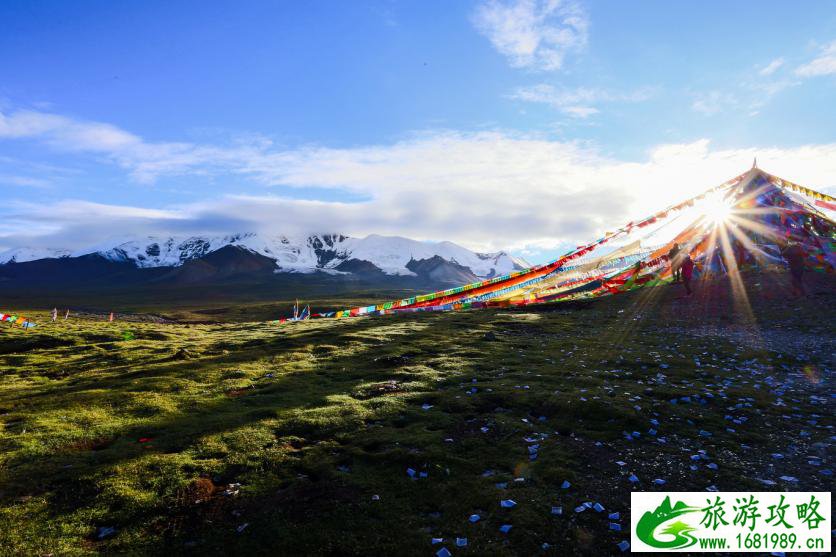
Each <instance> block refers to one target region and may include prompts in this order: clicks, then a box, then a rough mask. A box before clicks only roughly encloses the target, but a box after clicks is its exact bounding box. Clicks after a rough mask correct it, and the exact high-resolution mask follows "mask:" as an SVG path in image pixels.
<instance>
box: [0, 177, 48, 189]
mask: <svg viewBox="0 0 836 557" xmlns="http://www.w3.org/2000/svg"><path fill="white" fill-rule="evenodd" d="M48 185H49V182H48V181H47V180H43V179H41V178H32V177H31V176H17V175H14V174H0V188H2V187H3V186H20V187H28V188H45V187H47V186H48Z"/></svg>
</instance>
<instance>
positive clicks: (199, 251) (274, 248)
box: [0, 233, 528, 277]
mask: <svg viewBox="0 0 836 557" xmlns="http://www.w3.org/2000/svg"><path fill="white" fill-rule="evenodd" d="M226 246H237V247H239V248H243V249H245V250H247V251H249V252H252V253H255V254H259V255H262V256H264V257H267V258H269V259H272V260H274V261H275V263H276V269H275V271H276V272H290V273H312V272H315V271H325V272H329V273H333V274H339V273H342V272H354V269H356V268H357V265H358V263H359V262H362V263H363V264H364V265H365V267H366V268H371V269H376V270H379V271H381V272H383V273H385V274H387V275H401V276H414V275H415V273H414V272H413V271H412V270H410V268H409V267H413V268H414V265H415V263H414V262H420V261H424V260H430V259H433V258H436V257H439V258H441V259H443V260H444V261H446V262H448V263H451V264H454V265H457V266H459V267H466V268H467V269H469V270H470V272H471V273H472V274H473V275H475V276H478V277H493V276H497V275H502V274H505V273H509V272H511V271H513V270H515V269H521V268H524V267H528V264H527V263H526V262H525V261H523V260H520V259H517V258H515V257H512V256H510V255H508V254H507V253H505V252H497V253H476V252H472V251H470V250H468V249H466V248H463V247H461V246H459V245H457V244H454V243H452V242H439V243H433V242H419V241H416V240H410V239H408V238H401V237H394V236H393V237H387V236H378V235H371V236H367V237H366V238H350V237H348V236H344V235H341V234H317V235H311V236H301V237H290V236H281V235H276V236H273V235H269V236H268V235H262V234H255V233H246V234H234V235H228V236H193V237H188V238H177V237H153V236H150V237H145V238H142V239H132V240H128V241H119V242H116V243H114V244H104V245H98V246H95V247H92V248H88V249H86V250H76V251H74V252H72V253H71V252H69V251H68V250H29V249H25V248H23V249H15V250H9V251H7V252H4V253H0V264H5V263H22V262H25V261H33V260H37V259H43V258H54V257H68V256H72V257H79V256H82V255H89V254H98V255H100V256H101V257H103V258H105V259H107V260H110V261H114V262H131V263H133V264H134V265H136V266H137V267H139V268H155V267H179V266H182V265H183V264H184V263H186V262H188V261H191V260H196V259H200V258H202V257H204V256H206V255H208V254H210V253H213V252H215V251H217V250H219V249H221V248H224V247H226ZM410 262H412V264H411V263H410ZM368 264H371V266H373V267H370V266H369V265H368Z"/></svg>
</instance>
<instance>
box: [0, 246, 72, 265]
mask: <svg viewBox="0 0 836 557" xmlns="http://www.w3.org/2000/svg"><path fill="white" fill-rule="evenodd" d="M70 255H72V253H71V252H70V250H66V249H49V248H14V249H10V250H7V251H4V252H0V265H4V264H6V263H24V262H26V261H35V260H38V259H57V258H59V257H70Z"/></svg>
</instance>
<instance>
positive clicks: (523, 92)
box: [510, 83, 651, 118]
mask: <svg viewBox="0 0 836 557" xmlns="http://www.w3.org/2000/svg"><path fill="white" fill-rule="evenodd" d="M650 96H651V91H650V89H639V90H637V91H634V92H632V93H612V92H609V91H605V90H603V89H593V88H587V87H579V88H576V89H565V88H564V89H558V88H556V87H554V86H552V85H548V84H544V83H541V84H538V85H530V86H527V87H519V88H518V89H517V90H516V91H514V93H513V94H511V95H510V98H512V99H516V100H520V101H525V102H533V103H543V104H548V105H551V106H552V107H554V108H556V109H557V110H560V111H561V112H563V113H564V114H567V115H569V116H573V117H576V118H586V117H588V116H591V115H593V114H597V113H598V112H600V111H599V109H598V108H597V107H595V106H593V105H597V104H601V103H611V102H641V101H645V100H647V99H649V98H650Z"/></svg>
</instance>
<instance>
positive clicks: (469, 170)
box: [0, 111, 836, 251]
mask: <svg viewBox="0 0 836 557" xmlns="http://www.w3.org/2000/svg"><path fill="white" fill-rule="evenodd" d="M3 138H5V140H7V141H11V140H16V141H21V140H28V141H35V142H40V143H43V144H44V145H45V146H48V148H51V149H60V150H64V151H73V152H75V153H77V154H78V155H79V156H83V155H84V153H94V156H95V159H96V160H101V159H102V158H103V157H104V158H105V159H106V160H110V161H111V162H112V164H114V165H117V166H119V167H122V168H124V169H125V171H126V178H125V180H126V183H127V184H126V187H135V188H146V189H151V190H153V188H154V187H156V186H155V185H154V182H155V181H159V180H168V181H176V179H177V177H178V176H180V175H192V176H206V177H212V178H213V179H215V180H216V181H222V180H229V181H230V182H232V183H236V184H241V183H242V179H241V178H242V177H244V178H245V179H246V180H244V183H249V186H248V187H247V188H246V191H242V192H240V193H229V194H227V195H224V196H221V197H216V198H211V199H199V200H195V201H194V202H192V203H185V204H180V205H173V206H166V207H129V206H120V205H111V204H106V203H92V202H89V201H85V200H79V199H64V200H61V201H57V202H54V203H48V204H43V203H42V204H32V203H22V202H14V201H9V202H7V207H6V218H5V219H4V220H3V222H2V223H0V247H2V248H11V247H20V246H33V247H55V248H68V249H75V248H81V247H86V246H87V245H89V244H94V243H96V242H100V241H101V240H102V239H104V238H109V237H113V236H120V235H126V236H130V235H138V234H143V235H144V234H226V233H230V232H244V231H260V232H269V233H283V234H297V233H299V234H301V233H307V232H342V233H347V234H350V235H356V236H361V235H366V234H370V233H378V234H392V235H403V236H408V237H412V238H416V239H428V240H452V241H456V242H459V243H461V244H463V245H465V246H467V247H469V248H472V249H479V250H486V251H487V250H496V249H522V248H524V247H526V246H529V247H530V246H538V247H540V248H546V247H549V246H552V247H553V246H556V245H558V244H566V243H580V242H583V241H586V240H590V239H594V238H595V237H596V236H598V235H599V234H600V233H601V232H603V231H606V230H609V229H612V228H613V227H616V226H619V225H621V224H624V223H625V222H627V221H630V220H633V219H636V218H639V217H642V216H645V215H646V214H648V213H650V212H652V211H655V210H657V209H660V208H662V207H665V206H667V205H670V204H673V203H675V202H678V201H680V200H682V199H684V198H685V197H687V196H690V195H694V194H696V193H698V192H700V191H702V190H704V189H706V188H708V187H710V186H713V185H716V184H718V183H721V182H723V181H724V180H726V179H727V178H730V177H732V176H734V175H737V174H739V173H740V172H742V171H743V170H745V169H747V168H748V167H749V166H750V165H751V162H752V159H753V158H754V157H755V156H757V157H758V160H759V161H760V166H761V167H762V168H765V169H767V170H768V171H770V172H772V173H775V174H778V175H781V176H783V177H786V178H787V179H790V180H793V181H796V182H799V183H802V184H805V185H808V186H810V187H813V188H821V189H828V188H827V186H830V185H832V184H833V182H832V177H833V176H834V175H836V144H823V145H809V146H801V147H797V148H792V149H779V148H768V147H759V148H755V147H751V148H741V149H712V148H711V146H710V143H709V141H708V140H705V139H702V140H698V141H694V142H692V143H687V144H675V145H660V146H657V147H655V148H653V149H651V150H650V151H649V152H648V154H647V157H646V159H645V160H642V161H621V160H617V159H614V158H611V157H607V156H605V155H603V154H601V153H600V152H599V151H598V150H597V149H595V148H594V147H590V146H588V145H583V144H579V143H575V142H561V141H553V140H549V139H546V138H543V137H538V136H532V135H525V134H517V133H510V132H504V131H493V132H478V133H462V132H452V131H433V132H424V133H421V134H416V135H414V136H412V137H409V138H406V139H403V140H402V141H398V142H395V143H391V144H385V145H370V146H364V147H356V148H346V149H333V148H328V147H319V146H310V147H302V148H297V149H289V150H288V149H279V148H276V147H275V146H273V145H272V144H271V143H270V142H269V141H265V140H258V141H254V142H251V143H248V144H233V145H202V144H193V143H175V142H162V143H157V142H148V141H145V140H143V139H142V138H140V137H139V136H136V135H134V134H131V133H129V132H126V131H124V130H121V129H119V128H117V127H115V126H112V125H109V124H103V123H98V122H87V121H80V120H74V119H71V118H67V117H64V116H57V115H53V114H45V113H37V112H31V111H30V112H18V113H12V114H6V115H3V114H0V139H3ZM131 181H133V182H134V183H133V184H131V183H130V182H131ZM271 186H284V187H290V188H312V187H316V188H333V189H335V190H340V191H345V192H351V193H352V194H355V197H356V198H357V199H359V201H356V202H338V201H333V200H329V199H333V196H332V197H330V198H327V197H323V196H319V197H315V196H313V195H309V196H308V197H311V198H310V199H298V198H296V196H294V198H289V197H282V196H278V195H272V194H271V192H270V190H271ZM253 192H256V193H253ZM70 197H71V196H70Z"/></svg>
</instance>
